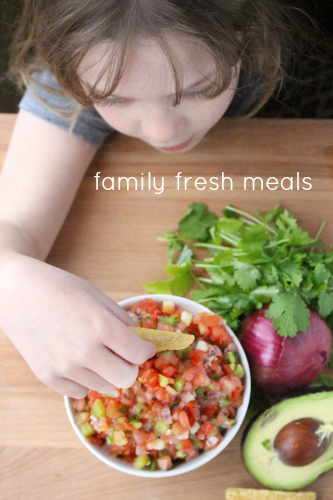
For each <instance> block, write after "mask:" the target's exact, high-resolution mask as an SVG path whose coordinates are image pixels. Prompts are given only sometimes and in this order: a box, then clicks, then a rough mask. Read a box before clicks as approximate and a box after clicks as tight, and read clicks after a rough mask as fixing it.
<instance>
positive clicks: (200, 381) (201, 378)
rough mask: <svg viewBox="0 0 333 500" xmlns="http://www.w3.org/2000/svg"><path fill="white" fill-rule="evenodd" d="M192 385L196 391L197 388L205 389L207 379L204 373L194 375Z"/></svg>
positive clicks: (207, 382)
mask: <svg viewBox="0 0 333 500" xmlns="http://www.w3.org/2000/svg"><path fill="white" fill-rule="evenodd" d="M191 382H192V385H193V388H194V389H197V388H198V387H205V386H206V385H208V384H209V378H208V376H207V374H206V373H205V372H203V373H199V375H196V376H195V377H194V378H193V379H192V381H191Z"/></svg>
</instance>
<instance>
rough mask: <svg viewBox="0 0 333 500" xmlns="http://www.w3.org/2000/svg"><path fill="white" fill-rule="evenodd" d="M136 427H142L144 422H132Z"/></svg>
mask: <svg viewBox="0 0 333 500" xmlns="http://www.w3.org/2000/svg"><path fill="white" fill-rule="evenodd" d="M132 426H133V427H134V429H140V428H141V427H142V422H132Z"/></svg>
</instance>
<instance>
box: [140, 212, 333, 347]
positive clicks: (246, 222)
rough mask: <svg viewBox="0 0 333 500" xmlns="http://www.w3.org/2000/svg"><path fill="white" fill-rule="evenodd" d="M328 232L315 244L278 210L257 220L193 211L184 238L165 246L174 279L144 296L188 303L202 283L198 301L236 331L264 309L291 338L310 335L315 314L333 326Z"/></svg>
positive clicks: (174, 237)
mask: <svg viewBox="0 0 333 500" xmlns="http://www.w3.org/2000/svg"><path fill="white" fill-rule="evenodd" d="M323 227H324V223H323V224H322V225H321V226H320V228H319V231H318V233H317V235H316V237H315V238H311V237H310V236H309V234H308V233H307V232H306V231H303V230H302V229H301V228H300V227H299V226H298V224H297V219H296V218H295V217H294V216H293V215H292V214H291V213H290V212H288V211H287V210H283V209H282V208H281V207H280V206H279V205H277V206H276V207H275V208H274V210H272V211H270V212H266V213H261V214H257V217H253V216H252V215H250V214H247V213H245V212H243V211H242V210H239V209H237V208H235V207H233V206H227V207H226V209H225V210H224V212H223V216H222V217H220V218H218V217H217V216H216V215H215V214H213V213H211V212H209V211H208V210H207V207H206V205H204V204H202V203H197V204H195V203H193V204H191V205H190V207H189V209H188V211H187V213H186V215H185V216H184V218H183V219H182V220H181V221H180V223H179V226H178V230H177V231H175V232H168V233H166V234H165V237H164V238H160V239H161V240H162V241H166V242H167V243H168V247H169V252H168V255H169V259H170V263H169V265H168V266H167V267H166V268H165V270H166V272H167V274H168V275H169V277H170V279H168V280H166V281H156V282H154V283H147V284H145V285H144V288H145V290H147V291H148V292H151V293H167V294H174V295H181V296H182V295H185V294H186V293H187V291H188V289H189V288H190V287H191V286H192V285H193V284H194V283H195V284H196V287H195V289H193V290H192V291H191V298H192V299H193V300H195V301H196V302H199V303H201V304H204V305H205V306H207V307H208V308H209V309H211V310H212V311H214V312H216V313H217V314H221V315H222V316H223V317H224V318H225V319H226V321H227V323H228V325H229V326H230V327H231V328H232V329H233V330H235V331H237V330H238V329H239V327H240V324H241V320H242V317H243V316H244V315H249V314H251V312H252V311H254V310H256V309H261V308H262V306H263V305H265V304H270V305H269V308H268V309H267V311H266V316H267V317H268V318H271V319H273V327H274V328H275V329H277V330H278V333H279V334H280V335H281V336H284V337H287V336H290V337H293V336H295V335H296V333H297V332H298V331H305V330H306V329H307V327H308V326H309V309H308V307H310V308H312V309H314V310H315V311H317V312H318V313H319V314H320V315H321V316H322V317H323V318H325V319H326V322H327V323H328V324H329V325H333V313H332V312H333V252H332V250H331V248H329V249H326V250H324V249H323V244H322V242H321V241H319V236H320V233H321V230H322V229H323ZM202 253H204V258H203V257H202ZM176 255H178V259H177V260H176V261H175V256H176Z"/></svg>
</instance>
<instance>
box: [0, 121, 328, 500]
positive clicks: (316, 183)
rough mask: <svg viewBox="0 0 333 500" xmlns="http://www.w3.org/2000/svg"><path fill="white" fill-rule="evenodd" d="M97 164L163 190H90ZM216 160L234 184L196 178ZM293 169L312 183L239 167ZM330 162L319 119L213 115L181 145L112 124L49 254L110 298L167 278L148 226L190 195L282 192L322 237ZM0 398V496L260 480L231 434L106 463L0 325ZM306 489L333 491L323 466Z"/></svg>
mask: <svg viewBox="0 0 333 500" xmlns="http://www.w3.org/2000/svg"><path fill="white" fill-rule="evenodd" d="M14 121H15V115H0V164H1V163H2V161H3V158H4V155H5V152H6V149H7V147H8V142H9V139H10V134H11V130H12V127H13V124H14ZM96 172H101V174H100V176H101V179H103V178H104V177H114V178H115V179H116V180H117V179H118V177H121V176H125V177H130V176H133V177H136V178H137V179H141V178H142V177H143V178H144V179H146V178H147V175H148V173H149V172H150V173H151V175H153V176H155V177H156V180H157V181H159V182H160V180H161V177H162V176H163V177H164V181H165V186H164V191H163V193H161V194H155V193H154V191H152V190H151V191H148V189H147V188H146V189H144V190H143V191H141V190H137V191H135V190H134V189H130V190H129V191H127V190H126V189H121V190H114V191H111V190H110V191H106V190H103V189H101V187H100V188H99V190H96V188H95V183H96V179H95V178H94V176H95V174H96ZM178 172H182V176H188V177H192V178H193V179H191V180H190V181H189V182H188V189H187V190H184V189H183V188H181V189H180V190H177V189H176V178H175V176H176V175H177V173H178ZM221 172H224V174H225V175H228V176H230V177H232V180H233V190H230V189H228V188H227V189H225V190H222V189H218V190H215V191H212V190H209V189H208V187H207V188H206V189H204V190H198V189H195V187H194V178H196V177H204V178H205V179H206V180H207V182H209V179H210V178H211V177H213V176H214V177H220V176H221ZM297 172H299V173H300V176H301V177H310V178H311V183H312V189H311V190H308V191H305V190H302V189H300V190H297V189H294V190H283V189H282V188H281V187H279V188H278V189H277V190H275V191H270V190H268V189H267V188H264V189H263V190H260V189H256V190H254V191H253V190H252V189H251V190H246V191H245V190H244V189H243V178H244V176H252V177H255V176H260V177H262V179H263V180H266V179H267V178H269V177H272V176H274V177H276V178H278V180H280V179H281V178H283V177H293V178H294V179H296V176H297ZM142 174H143V175H142ZM332 174H333V121H329V120H327V121H324V120H272V119H270V120H264V119H250V120H237V119H223V120H222V121H221V122H220V123H219V124H218V125H217V126H216V127H215V128H214V129H213V130H211V131H210V133H209V134H208V136H207V137H206V138H205V139H204V141H203V142H202V143H201V144H200V145H199V146H197V147H196V148H195V149H194V150H193V151H191V152H189V153H185V154H162V153H159V152H157V151H155V150H153V149H152V148H150V147H149V146H147V145H145V144H144V143H142V142H140V141H138V140H135V139H130V138H127V137H124V136H121V135H118V134H115V135H114V136H113V137H112V138H111V139H110V140H109V141H108V142H107V143H106V144H105V145H104V146H103V147H102V149H101V150H100V151H99V152H98V154H97V156H96V158H95V160H94V162H93V164H92V165H91V167H90V168H89V170H88V171H87V174H86V176H85V178H84V179H83V182H82V185H81V187H80V190H79V192H78V195H77V197H76V199H75V202H74V204H73V207H72V209H71V211H70V213H69V215H68V217H67V219H66V221H65V224H64V226H63V229H62V231H61V233H60V234H59V237H58V239H57V241H56V243H55V245H54V247H53V249H52V251H51V253H50V255H49V257H48V262H49V263H50V264H52V265H55V266H59V267H60V268H62V269H65V270H67V271H70V272H72V273H75V274H77V275H79V276H81V277H82V278H84V279H87V280H89V281H90V282H91V283H93V284H94V285H95V286H97V287H99V288H100V289H102V290H104V291H105V292H106V293H107V294H108V295H110V297H112V298H113V299H114V300H121V299H124V298H127V297H131V296H134V295H139V294H141V293H144V292H143V289H142V284H143V283H145V282H147V281H154V280H158V279H165V274H164V271H163V267H164V266H165V265H166V264H167V253H166V246H165V244H164V243H161V242H158V241H157V237H158V236H162V235H163V234H164V232H165V231H167V230H173V229H175V228H176V226H177V223H178V221H179V219H180V218H181V217H182V216H183V215H184V213H185V211H186V209H187V207H188V205H189V204H190V203H192V202H204V203H206V204H207V205H208V206H209V208H210V209H211V210H213V211H216V213H219V212H220V211H221V209H222V208H223V207H224V206H225V205H226V204H228V203H232V204H234V205H236V206H237V207H239V208H241V209H244V210H247V211H254V210H256V209H258V210H268V209H271V208H272V207H273V205H274V204H275V203H276V202H280V203H281V204H282V205H283V206H285V207H286V208H288V209H289V210H291V211H292V212H293V213H295V214H296V216H297V217H298V218H299V222H300V224H301V226H302V227H303V228H304V229H306V230H308V231H309V232H310V234H311V235H315V233H316V230H317V228H318V227H319V224H320V222H321V221H322V220H323V219H325V220H326V221H327V225H326V227H325V229H324V231H323V233H322V238H323V240H324V241H325V242H326V243H327V244H331V243H332V241H333V215H332V207H333V202H332V193H333V176H332ZM285 182H286V184H285V186H287V185H288V183H289V181H285ZM227 186H228V184H227V183H226V187H227ZM201 187H202V185H201ZM0 400H1V424H0V450H1V455H0V498H1V499H2V500H9V499H10V500H14V499H15V500H21V499H22V500H23V499H24V500H42V499H43V500H44V499H50V500H68V499H71V500H76V499H84V500H85V499H89V500H90V499H94V500H99V499H101V500H102V499H103V500H105V499H109V498H110V499H116V500H125V499H126V500H137V499H138V498H150V499H153V500H162V499H163V500H167V499H168V500H169V499H170V498H172V499H173V500H183V499H184V498H186V500H199V499H200V500H210V499H212V498H214V499H215V498H216V499H218V500H220V499H221V500H224V498H225V497H224V491H225V489H226V488H227V487H252V488H258V487H260V485H259V484H258V483H257V482H256V481H255V480H254V479H252V478H251V477H250V476H249V475H248V473H247V471H246V469H245V468H244V467H243V465H242V461H241V455H240V436H236V438H235V439H234V441H233V442H232V443H231V444H230V445H229V446H228V447H227V449H226V450H225V451H223V453H222V454H221V455H219V456H218V457H217V458H215V459H214V460H213V461H212V462H210V463H208V464H206V465H205V466H203V467H202V468H200V469H197V470H196V471H194V472H192V473H188V474H185V475H183V476H177V477H174V478H170V479H159V480H157V479H144V478H137V477H134V476H128V475H125V474H124V473H121V472H118V471H116V470H113V469H111V468H110V467H108V466H107V465H104V464H103V463H101V462H100V461H99V460H97V459H96V458H95V457H94V456H93V455H91V454H90V453H89V452H88V451H87V450H86V449H85V448H84V446H83V445H82V444H81V442H80V441H79V440H78V438H77V437H76V435H75V433H74V431H73V429H72V428H71V426H70V423H69V421H68V419H67V416H66V412H65V408H64V404H63V398H62V397H61V396H60V395H59V394H57V393H56V392H54V391H52V390H50V389H48V388H47V387H46V386H44V385H43V384H42V383H41V382H39V381H38V380H37V379H36V377H35V376H34V375H33V374H32V372H31V371H30V369H29V368H28V366H27V365H26V363H25V361H24V360H23V359H22V357H21V356H20V355H19V354H18V352H17V351H16V350H15V348H14V347H13V346H12V344H11V343H10V342H9V340H8V339H7V338H6V336H5V335H4V334H3V333H2V332H0ZM307 490H312V491H316V492H317V493H318V499H319V500H331V499H332V498H333V471H331V472H329V473H327V474H326V475H325V476H323V477H321V478H320V479H319V480H318V481H317V482H316V483H314V484H313V485H311V486H309V487H308V488H307Z"/></svg>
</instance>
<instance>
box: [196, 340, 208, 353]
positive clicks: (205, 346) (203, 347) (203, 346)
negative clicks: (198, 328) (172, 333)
mask: <svg viewBox="0 0 333 500" xmlns="http://www.w3.org/2000/svg"><path fill="white" fill-rule="evenodd" d="M208 348H209V346H208V344H207V342H205V341H204V340H199V341H198V343H197V349H198V350H199V351H205V352H207V351H208Z"/></svg>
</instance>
